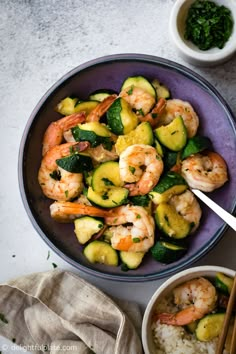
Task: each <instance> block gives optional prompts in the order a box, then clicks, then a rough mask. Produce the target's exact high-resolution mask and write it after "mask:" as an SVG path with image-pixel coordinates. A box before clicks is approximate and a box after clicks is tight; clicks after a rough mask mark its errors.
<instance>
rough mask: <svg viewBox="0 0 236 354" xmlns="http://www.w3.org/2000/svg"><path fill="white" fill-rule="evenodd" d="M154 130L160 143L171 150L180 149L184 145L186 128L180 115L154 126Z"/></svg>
mask: <svg viewBox="0 0 236 354" xmlns="http://www.w3.org/2000/svg"><path fill="white" fill-rule="evenodd" d="M154 132H155V135H156V137H157V139H158V140H159V141H160V143H161V144H162V145H164V146H166V147H167V148H168V149H170V150H172V151H180V150H181V149H183V147H184V146H185V145H186V142H187V130H186V128H185V125H184V122H183V118H182V117H181V116H178V117H176V118H175V119H174V120H173V121H172V122H171V123H169V124H168V125H162V126H161V127H159V128H156V129H155V131H154Z"/></svg>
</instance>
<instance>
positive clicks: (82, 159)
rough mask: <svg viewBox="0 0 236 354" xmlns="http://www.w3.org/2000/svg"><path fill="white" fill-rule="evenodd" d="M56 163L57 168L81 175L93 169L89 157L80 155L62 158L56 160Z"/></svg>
mask: <svg viewBox="0 0 236 354" xmlns="http://www.w3.org/2000/svg"><path fill="white" fill-rule="evenodd" d="M56 163H57V165H58V166H59V167H61V168H63V169H64V170H66V171H68V172H72V173H82V172H84V171H91V170H92V169H93V163H92V159H91V157H90V156H89V155H86V154H82V153H80V154H79V153H76V154H73V155H69V156H66V157H62V158H61V159H57V160H56Z"/></svg>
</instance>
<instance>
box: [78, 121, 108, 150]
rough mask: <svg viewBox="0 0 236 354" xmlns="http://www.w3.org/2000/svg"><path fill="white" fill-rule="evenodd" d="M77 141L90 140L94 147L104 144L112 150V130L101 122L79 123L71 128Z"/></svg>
mask: <svg viewBox="0 0 236 354" xmlns="http://www.w3.org/2000/svg"><path fill="white" fill-rule="evenodd" d="M71 132H72V135H73V137H74V139H75V141H89V142H90V143H91V145H92V147H96V146H98V145H100V144H103V145H104V147H105V148H106V149H107V150H111V148H112V142H111V140H110V137H111V132H110V130H109V129H108V128H107V127H106V126H105V125H103V124H101V123H99V122H89V123H84V124H78V125H77V126H75V127H73V128H72V129H71Z"/></svg>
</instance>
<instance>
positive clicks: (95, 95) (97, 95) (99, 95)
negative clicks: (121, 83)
mask: <svg viewBox="0 0 236 354" xmlns="http://www.w3.org/2000/svg"><path fill="white" fill-rule="evenodd" d="M115 93H116V92H115V91H113V90H106V89H101V90H96V91H94V92H92V93H91V94H90V95H89V99H90V100H92V101H99V102H102V101H103V100H105V98H107V97H109V96H111V95H114V94H115Z"/></svg>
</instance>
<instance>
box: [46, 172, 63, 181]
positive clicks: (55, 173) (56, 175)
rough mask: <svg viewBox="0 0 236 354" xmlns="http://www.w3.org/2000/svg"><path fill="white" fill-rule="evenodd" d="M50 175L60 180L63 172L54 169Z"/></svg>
mask: <svg viewBox="0 0 236 354" xmlns="http://www.w3.org/2000/svg"><path fill="white" fill-rule="evenodd" d="M49 176H50V177H52V178H53V179H55V180H56V181H60V179H61V173H60V171H57V170H55V171H53V172H52V173H49Z"/></svg>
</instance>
